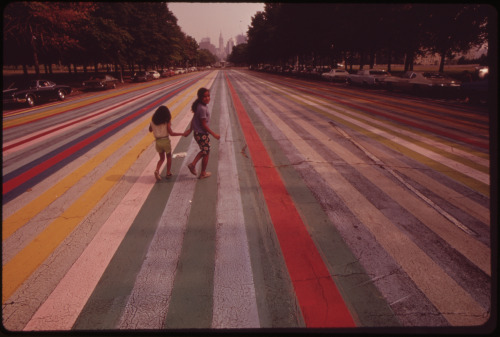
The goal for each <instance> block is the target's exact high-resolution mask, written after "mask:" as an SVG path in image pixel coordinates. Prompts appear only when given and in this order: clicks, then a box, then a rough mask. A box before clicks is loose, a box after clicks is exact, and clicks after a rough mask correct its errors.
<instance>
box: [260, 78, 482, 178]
mask: <svg viewBox="0 0 500 337" xmlns="http://www.w3.org/2000/svg"><path fill="white" fill-rule="evenodd" d="M267 85H268V86H270V87H272V88H275V89H276V91H279V92H282V93H286V94H287V95H290V93H289V92H288V91H286V90H283V89H280V88H277V87H274V86H272V85H269V84H267ZM306 97H309V96H305V95H304V96H301V97H300V100H301V101H302V102H304V103H306V104H309V105H313V106H315V107H317V108H318V109H320V110H323V111H325V112H326V113H328V114H331V115H333V116H336V117H338V118H341V119H344V120H346V121H348V122H350V123H353V124H355V125H357V126H359V127H361V128H363V129H365V130H367V131H369V132H372V133H374V134H376V135H379V136H381V137H383V138H386V139H388V140H390V141H392V142H394V143H397V144H399V145H402V146H405V147H406V148H408V149H411V150H413V151H415V152H417V153H419V154H421V155H423V156H426V157H427V158H430V159H432V160H435V161H437V162H439V163H441V164H443V165H445V166H448V167H450V168H451V169H453V170H455V171H457V172H460V173H463V174H465V175H468V176H469V177H471V178H473V179H476V180H477V181H480V182H482V183H484V184H487V185H489V184H490V176H489V174H487V173H483V172H480V171H478V170H476V169H474V168H471V167H469V166H467V165H463V164H461V163H459V162H457V161H454V160H451V159H449V158H446V157H444V156H442V155H441V154H439V153H436V152H433V151H429V150H427V149H425V148H422V147H420V146H418V145H416V144H413V143H411V142H408V141H406V140H405V139H402V138H400V137H397V136H394V135H391V134H389V133H387V132H385V131H382V130H380V129H377V128H374V127H372V126H370V125H368V124H365V123H363V122H360V121H358V120H357V119H354V118H351V117H349V115H353V116H354V115H355V116H357V117H359V116H361V115H359V114H357V113H355V112H354V111H352V110H347V109H343V108H341V107H338V106H334V105H329V106H331V107H332V108H333V109H335V110H331V109H328V110H327V109H325V108H324V107H323V106H322V105H319V104H317V103H315V102H314V101H312V100H309V99H308V98H306ZM316 101H318V100H316ZM336 111H342V112H343V113H338V112H336ZM363 119H365V120H366V117H364V118H363ZM370 120H372V119H370ZM411 137H415V136H411ZM431 145H432V144H431ZM448 150H452V151H455V150H456V149H448ZM468 157H469V158H472V159H473V160H475V161H476V162H480V161H481V162H483V163H485V160H484V159H481V158H476V157H472V155H470V154H469V155H468ZM474 158H475V159H474ZM488 166H489V164H488Z"/></svg>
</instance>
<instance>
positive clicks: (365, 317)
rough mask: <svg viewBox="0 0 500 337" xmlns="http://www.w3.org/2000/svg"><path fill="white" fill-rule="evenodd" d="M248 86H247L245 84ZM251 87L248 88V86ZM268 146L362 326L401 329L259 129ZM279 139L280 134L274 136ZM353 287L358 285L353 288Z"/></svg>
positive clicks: (272, 141)
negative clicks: (397, 327)
mask: <svg viewBox="0 0 500 337" xmlns="http://www.w3.org/2000/svg"><path fill="white" fill-rule="evenodd" d="M233 83H235V85H236V86H235V89H236V90H237V91H238V94H240V95H241V96H240V97H241V98H242V103H243V105H244V107H245V109H246V111H247V113H248V114H249V116H250V119H251V120H252V122H253V123H254V124H262V121H260V119H259V117H258V116H257V115H256V114H255V112H254V110H253V107H252V106H251V105H249V104H248V103H247V102H246V101H245V97H246V92H245V90H243V86H242V85H241V82H239V81H235V82H233ZM245 86H246V85H245ZM246 87H248V86H246ZM257 132H258V133H259V136H260V137H261V139H265V140H266V141H265V142H264V145H265V147H266V148H267V151H268V153H269V155H270V156H271V158H272V160H273V162H274V163H275V164H276V166H277V169H278V171H279V173H280V175H281V178H282V179H283V181H284V183H285V186H286V188H287V191H288V193H289V194H290V196H291V197H292V199H293V201H294V203H295V206H296V208H297V210H298V211H299V213H300V215H301V217H302V220H303V221H304V223H305V224H306V226H307V227H308V231H309V233H310V234H311V237H312V239H313V241H314V242H315V244H316V246H317V248H318V250H319V251H320V252H321V254H322V257H323V261H324V262H325V264H326V266H327V268H328V270H329V272H330V274H331V275H332V277H333V279H334V281H335V283H336V285H337V286H338V288H339V291H340V292H341V293H342V297H343V298H344V300H345V301H346V304H347V305H348V307H349V308H351V309H354V310H351V312H355V313H356V315H357V317H356V321H357V322H358V324H359V325H360V326H372V327H376V326H399V325H400V323H399V321H398V320H397V318H396V317H395V315H394V313H393V311H392V310H391V308H390V307H389V305H388V303H387V301H386V300H385V299H383V296H382V295H381V294H380V292H379V290H378V289H377V288H376V287H375V285H374V284H373V282H372V281H371V278H370V275H368V274H367V272H366V270H365V269H364V268H363V266H362V265H361V264H360V263H359V261H358V259H357V258H356V256H355V255H354V254H353V253H352V252H351V250H350V248H349V246H348V245H347V244H346V242H345V241H344V240H343V239H342V236H341V234H340V232H339V231H338V230H337V229H336V227H335V225H334V224H333V223H332V222H331V220H330V219H329V217H328V215H327V214H326V213H325V212H324V210H323V209H322V207H321V205H320V204H319V202H318V201H317V200H316V198H315V197H314V195H313V194H312V192H311V190H310V189H309V188H308V186H307V185H306V183H305V181H304V180H303V178H302V177H301V175H300V174H299V172H298V171H297V170H296V169H295V167H294V165H291V163H290V161H289V160H288V158H287V156H286V154H285V152H284V151H283V150H282V148H281V146H280V144H279V143H278V142H277V141H276V140H275V139H274V138H273V135H272V134H271V133H270V132H269V131H268V130H267V129H266V128H265V127H261V128H257ZM274 136H278V135H274ZM353 284H356V285H358V286H356V287H353Z"/></svg>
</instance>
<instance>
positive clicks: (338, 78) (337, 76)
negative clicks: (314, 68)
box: [321, 69, 349, 82]
mask: <svg viewBox="0 0 500 337" xmlns="http://www.w3.org/2000/svg"><path fill="white" fill-rule="evenodd" d="M321 77H322V78H323V79H325V80H327V81H330V82H345V81H347V77H349V72H347V70H344V69H332V70H330V71H329V72H327V73H323V74H321Z"/></svg>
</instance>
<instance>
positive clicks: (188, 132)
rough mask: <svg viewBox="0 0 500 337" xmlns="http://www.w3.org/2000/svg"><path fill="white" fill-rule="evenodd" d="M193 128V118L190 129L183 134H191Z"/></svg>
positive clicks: (185, 135)
mask: <svg viewBox="0 0 500 337" xmlns="http://www.w3.org/2000/svg"><path fill="white" fill-rule="evenodd" d="M192 130H193V120H191V123H189V129H187V130H186V131H184V134H183V136H184V137H187V136H189V134H190V133H191V131H192Z"/></svg>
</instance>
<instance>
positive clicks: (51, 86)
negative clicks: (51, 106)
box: [3, 80, 72, 107]
mask: <svg viewBox="0 0 500 337" xmlns="http://www.w3.org/2000/svg"><path fill="white" fill-rule="evenodd" d="M71 91H72V89H71V87H70V86H68V85H63V84H56V83H54V82H52V81H48V80H31V81H28V82H25V83H22V84H21V85H19V86H18V85H15V84H13V85H11V86H9V88H8V89H6V90H4V91H3V103H4V104H5V103H25V104H27V105H28V106H30V107H32V106H35V105H36V104H38V102H41V101H49V100H54V99H58V100H60V101H62V100H64V99H65V98H66V96H67V95H69V94H70V93H71Z"/></svg>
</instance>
